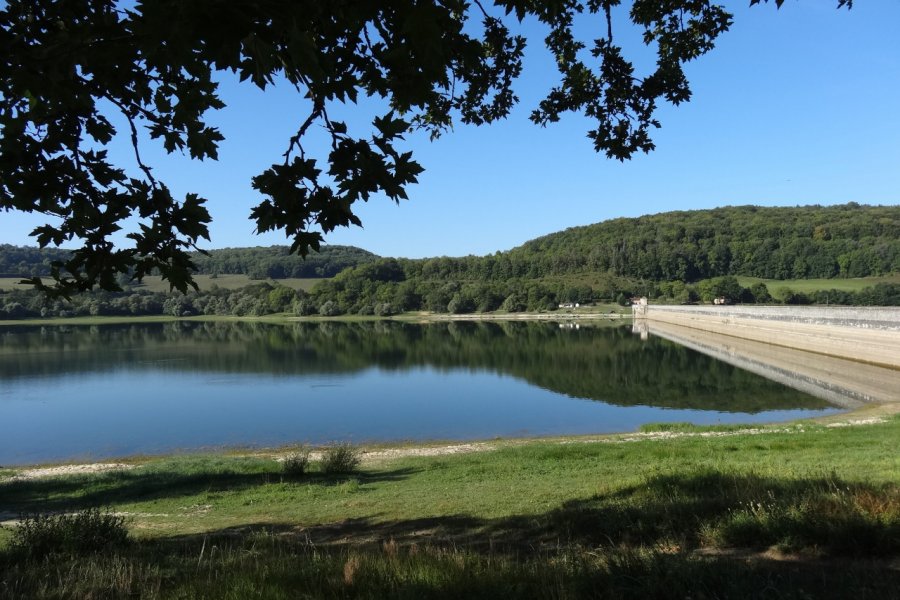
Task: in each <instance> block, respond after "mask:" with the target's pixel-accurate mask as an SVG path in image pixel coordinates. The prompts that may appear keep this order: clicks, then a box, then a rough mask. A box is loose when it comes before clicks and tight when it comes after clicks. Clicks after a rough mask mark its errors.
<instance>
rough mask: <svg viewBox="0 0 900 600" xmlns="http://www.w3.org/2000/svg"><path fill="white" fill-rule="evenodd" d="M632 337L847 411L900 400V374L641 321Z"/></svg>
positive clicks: (700, 331)
mask: <svg viewBox="0 0 900 600" xmlns="http://www.w3.org/2000/svg"><path fill="white" fill-rule="evenodd" d="M633 327H634V333H636V334H640V335H641V336H642V337H644V335H645V334H648V335H653V336H658V337H661V338H664V339H667V340H669V341H672V342H675V343H677V344H679V345H681V346H685V347H688V348H691V349H692V350H696V351H698V352H701V353H703V354H706V355H708V356H712V357H713V358H715V359H717V360H721V361H723V362H726V363H729V364H732V365H734V366H736V367H739V368H741V369H744V370H746V371H750V372H752V373H756V374H757V375H761V376H763V377H765V378H767V379H771V380H772V381H777V382H778V383H781V384H783V385H786V386H788V387H792V388H794V389H796V390H799V391H801V392H804V393H807V394H810V395H812V396H815V397H817V398H821V399H823V400H826V401H828V402H830V403H831V404H834V405H835V406H840V407H843V408H847V409H855V408H859V407H861V406H863V405H865V404H869V403H873V402H874V403H896V402H900V370H897V369H889V368H885V367H879V366H876V365H873V364H864V363H859V362H855V361H851V360H847V359H844V358H837V357H834V356H826V355H824V354H814V353H811V352H805V351H803V350H795V349H793V348H787V347H785V346H772V345H770V344H765V343H763V342H755V341H752V340H747V339H743V338H739V337H733V336H726V335H719V334H716V333H709V332H706V331H702V330H700V329H693V328H690V327H682V326H680V325H672V324H671V323H665V322H661V321H649V320H647V319H641V320H638V321H635V322H634V325H633Z"/></svg>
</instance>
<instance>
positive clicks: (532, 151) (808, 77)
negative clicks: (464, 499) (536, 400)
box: [0, 0, 900, 257]
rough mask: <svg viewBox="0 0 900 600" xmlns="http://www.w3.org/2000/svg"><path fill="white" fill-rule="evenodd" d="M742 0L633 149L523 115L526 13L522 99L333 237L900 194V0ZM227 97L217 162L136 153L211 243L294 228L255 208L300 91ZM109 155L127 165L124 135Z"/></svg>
mask: <svg viewBox="0 0 900 600" xmlns="http://www.w3.org/2000/svg"><path fill="white" fill-rule="evenodd" d="M626 4H627V2H626ZM747 4H749V2H747V1H746V0H741V2H727V3H726V6H727V7H728V9H729V10H730V11H731V12H733V13H735V18H734V25H733V27H732V29H731V31H729V32H728V33H726V34H724V35H723V36H722V37H721V38H720V40H719V43H718V45H717V47H716V49H715V50H713V51H712V52H711V53H710V54H708V55H707V56H704V57H702V58H700V59H699V60H697V61H695V62H693V63H691V64H690V65H688V67H687V74H688V78H689V80H690V81H691V85H692V90H693V93H694V95H693V99H692V100H691V102H689V103H687V104H683V105H681V106H679V107H668V106H666V107H663V109H662V110H661V112H660V114H659V116H660V120H661V121H662V126H663V127H662V129H660V130H657V131H656V133H655V136H654V140H655V142H656V145H657V149H656V151H655V152H653V153H651V154H649V155H641V156H638V157H636V158H634V159H633V160H631V161H629V162H625V163H620V162H618V161H611V160H608V159H606V158H605V157H604V156H602V155H598V154H596V153H595V152H594V150H593V147H592V145H591V142H590V141H589V140H588V139H587V138H586V137H585V133H586V131H587V130H588V129H589V128H590V125H591V124H590V122H588V121H586V120H584V119H583V118H580V117H577V116H574V115H572V116H569V117H567V118H564V119H563V121H562V122H560V123H556V124H554V125H551V126H549V127H547V128H540V127H538V126H535V125H533V124H532V123H531V122H530V121H529V120H528V115H529V114H530V112H531V110H532V109H533V108H534V106H535V105H536V104H537V102H539V101H540V99H541V98H542V97H543V96H544V94H545V93H546V91H547V90H548V89H549V88H550V86H552V85H553V83H554V82H555V68H554V65H553V63H552V60H551V57H550V56H549V54H548V53H547V51H546V49H544V47H543V42H542V38H543V35H542V34H541V30H540V29H539V28H538V27H537V26H536V25H535V24H533V23H526V24H525V33H526V34H527V35H529V36H530V37H529V50H528V52H527V55H526V63H525V71H524V73H523V76H522V77H521V78H520V80H519V81H518V83H517V84H516V91H517V94H518V95H519V97H520V99H521V102H520V104H519V106H518V107H517V108H516V109H515V110H514V111H513V113H512V114H511V115H510V116H509V118H508V119H507V120H506V121H504V122H501V123H497V124H494V125H491V126H487V127H480V128H477V127H467V126H458V127H457V128H456V130H455V131H454V132H453V133H451V134H448V135H446V136H444V137H442V138H441V139H439V140H437V141H436V142H429V141H428V139H427V136H426V135H424V134H419V135H412V136H409V138H408V144H407V149H410V150H413V152H414V154H415V156H416V157H417V159H418V160H419V162H420V163H421V164H422V165H423V166H424V167H425V169H426V171H425V173H424V174H423V175H422V176H421V177H420V181H419V184H418V185H415V186H412V187H410V188H409V190H408V193H409V197H410V199H409V201H405V202H402V203H401V204H400V205H399V206H398V205H395V204H393V203H392V202H391V201H389V200H387V199H386V198H373V199H371V200H370V201H369V202H368V203H367V204H365V205H362V204H361V205H359V208H358V209H357V214H358V215H359V216H360V217H361V219H362V221H363V225H364V227H363V228H351V229H343V230H338V231H335V232H333V233H331V234H329V235H328V236H327V238H326V241H327V242H328V243H332V244H351V245H355V246H360V247H362V248H365V249H367V250H371V251H373V252H375V253H377V254H380V255H384V256H405V257H423V256H439V255H449V256H461V255H466V254H478V255H480V254H487V253H493V252H494V251H498V250H507V249H509V248H512V247H514V246H517V245H519V244H521V243H523V242H525V241H527V240H529V239H532V238H534V237H537V236H540V235H544V234H547V233H552V232H554V231H559V230H561V229H565V228H567V227H572V226H577V225H587V224H590V223H596V222H599V221H603V220H607V219H611V218H616V217H622V216H626V217H630V216H639V215H643V214H650V213H656V212H663V211H670V210H687V209H697V208H711V207H716V206H726V205H737V204H757V205H764V206H794V205H800V204H837V203H845V202H850V201H855V202H859V203H865V204H897V203H898V202H900V116H898V112H897V111H898V106H900V104H898V98H900V36H897V35H896V23H897V22H900V2H897V1H896V0H871V1H869V2H857V3H856V5H855V6H854V8H853V10H851V11H846V10H840V11H838V10H836V9H835V6H836V1H834V0H795V1H794V0H788V1H787V2H786V3H785V5H784V6H783V7H782V8H781V10H776V9H775V7H774V5H772V6H769V5H764V6H757V7H753V8H749V7H747V6H746V5H747ZM598 26H599V24H598ZM589 27H590V24H585V31H586V34H587V35H588V36H591V31H590V29H589ZM625 27H627V23H626V22H623V21H621V19H620V24H619V26H618V31H617V36H629V35H630V36H631V37H634V33H633V32H632V33H631V34H629V33H628V32H627V31H626V30H625ZM588 39H590V38H588ZM642 54H643V52H642V51H641V50H640V49H638V50H637V55H638V56H640V55H642ZM222 98H223V100H224V101H225V102H226V103H227V104H228V107H227V108H226V109H224V110H223V111H220V112H219V113H218V114H216V115H214V116H212V117H211V119H210V120H211V121H212V122H214V123H215V124H217V125H218V126H219V127H220V128H221V130H222V132H223V133H224V134H225V136H226V142H225V143H224V144H223V146H222V148H221V150H220V160H219V161H218V162H215V163H212V162H210V163H198V162H195V161H191V160H190V159H189V158H188V157H186V156H180V155H175V156H167V155H165V153H164V152H163V151H161V149H158V148H156V147H154V145H153V144H152V143H151V142H147V143H145V144H144V148H142V155H143V156H144V158H145V160H147V161H148V162H150V163H151V164H152V165H153V166H154V168H155V173H156V175H157V177H159V178H161V179H163V180H165V181H167V183H169V185H170V186H171V187H172V188H173V190H174V191H175V192H176V193H179V194H184V193H186V192H189V191H195V192H198V193H200V194H201V195H202V196H205V197H206V198H208V199H209V204H208V208H209V210H210V212H211V213H212V216H213V223H212V225H211V227H210V230H211V237H212V241H211V243H209V244H207V245H206V247H209V248H220V247H229V246H231V247H234V246H254V245H270V244H282V243H287V242H286V240H285V238H284V236H283V235H280V234H267V235H263V236H257V235H254V234H253V223H252V222H251V221H250V220H248V216H249V214H250V210H251V208H252V207H253V206H254V205H255V204H257V203H258V202H259V200H260V198H259V197H258V196H257V195H256V194H255V192H254V191H253V190H252V189H251V187H250V178H251V177H252V176H253V175H255V174H257V173H259V172H261V171H262V170H264V169H265V168H267V167H268V166H269V165H270V164H271V163H272V162H276V161H278V160H279V158H280V156H281V153H282V152H283V151H284V149H285V148H286V144H287V139H288V137H289V136H290V134H291V133H292V132H293V131H294V130H295V129H296V126H297V124H298V123H299V122H300V121H302V119H303V118H304V116H305V113H304V107H303V104H302V102H301V101H300V99H299V98H298V97H297V95H296V93H294V92H293V91H292V90H288V89H272V90H268V91H266V92H260V91H258V90H256V89H254V88H253V87H252V86H249V85H241V86H238V85H235V84H233V83H232V82H227V81H226V82H223V86H222ZM338 110H339V109H338ZM113 154H114V155H115V156H118V157H119V158H118V160H119V161H120V162H121V163H122V164H123V165H125V166H126V167H128V168H130V169H133V167H134V159H133V154H132V153H131V152H130V149H129V148H128V147H127V139H126V138H124V136H122V139H120V140H119V141H118V142H117V145H116V147H115V148H114V149H113ZM43 221H44V220H43V219H41V218H39V217H35V216H33V215H20V214H16V213H3V214H2V215H0V223H2V235H0V241H2V242H5V243H14V244H29V245H32V244H33V241H32V240H31V238H29V237H28V236H27V233H28V231H30V229H31V228H33V227H34V226H35V225H37V224H40V223H42V222H43Z"/></svg>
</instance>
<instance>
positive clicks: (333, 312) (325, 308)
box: [319, 300, 344, 317]
mask: <svg viewBox="0 0 900 600" xmlns="http://www.w3.org/2000/svg"><path fill="white" fill-rule="evenodd" d="M343 313H344V311H342V310H341V305H340V304H338V303H337V302H335V301H334V300H327V301H326V302H325V303H324V304H322V306H320V307H319V314H320V315H322V316H323V317H336V316H338V315H341V314H343Z"/></svg>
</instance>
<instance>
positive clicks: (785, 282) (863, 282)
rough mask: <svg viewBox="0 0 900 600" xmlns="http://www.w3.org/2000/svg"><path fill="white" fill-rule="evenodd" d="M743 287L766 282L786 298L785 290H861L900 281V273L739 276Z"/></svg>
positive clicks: (770, 287)
mask: <svg viewBox="0 0 900 600" xmlns="http://www.w3.org/2000/svg"><path fill="white" fill-rule="evenodd" d="M737 280H738V283H740V284H741V286H743V287H750V286H752V285H754V284H756V283H764V284H765V285H766V287H767V288H768V289H769V293H771V294H772V296H773V297H774V298H775V299H777V300H783V299H784V290H790V291H793V292H800V293H803V294H814V293H816V292H818V291H821V290H840V291H844V292H860V291H862V290H864V289H865V288H867V287H872V286H874V285H877V284H879V283H900V273H892V274H890V275H883V276H879V277H874V276H873V277H856V278H846V279H842V278H833V279H760V278H759V277H744V276H739V277H738V278H737Z"/></svg>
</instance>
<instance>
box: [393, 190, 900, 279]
mask: <svg viewBox="0 0 900 600" xmlns="http://www.w3.org/2000/svg"><path fill="white" fill-rule="evenodd" d="M408 268H409V269H410V270H411V271H412V272H411V273H408V275H409V276H415V277H420V276H421V277H424V278H426V279H432V278H452V277H456V278H468V279H481V280H493V281H503V280H506V279H509V278H515V277H528V278H538V277H548V276H559V275H568V274H577V273H585V272H592V273H609V274H612V275H616V276H620V277H628V278H632V279H645V280H648V281H682V282H686V283H690V282H696V281H700V280H702V279H710V278H713V277H722V276H725V275H735V276H740V275H744V276H750V277H761V278H763V279H807V278H808V279H819V278H826V279H827V278H831V277H866V276H869V275H881V274H885V273H893V272H898V271H900V206H862V205H859V204H855V203H851V204H845V205H840V206H802V207H758V206H728V207H724V208H715V209H710V210H694V211H679V212H668V213H659V214H655V215H648V216H643V217H638V218H620V219H613V220H610V221H604V222H602V223H597V224H595V225H588V226H585V227H573V228H571V229H567V230H565V231H561V232H558V233H553V234H550V235H546V236H543V237H540V238H537V239H534V240H532V241H530V242H527V243H525V244H523V245H522V246H519V247H518V248H514V249H512V250H510V251H508V252H503V253H498V254H495V255H492V256H484V257H466V258H459V259H451V258H433V259H427V260H424V261H415V262H414V263H412V264H410V265H409V266H408Z"/></svg>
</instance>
